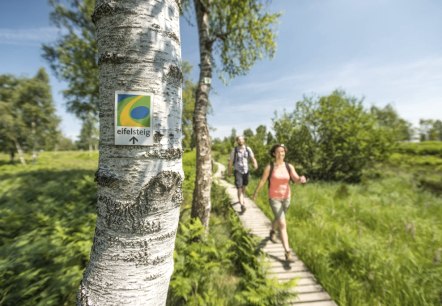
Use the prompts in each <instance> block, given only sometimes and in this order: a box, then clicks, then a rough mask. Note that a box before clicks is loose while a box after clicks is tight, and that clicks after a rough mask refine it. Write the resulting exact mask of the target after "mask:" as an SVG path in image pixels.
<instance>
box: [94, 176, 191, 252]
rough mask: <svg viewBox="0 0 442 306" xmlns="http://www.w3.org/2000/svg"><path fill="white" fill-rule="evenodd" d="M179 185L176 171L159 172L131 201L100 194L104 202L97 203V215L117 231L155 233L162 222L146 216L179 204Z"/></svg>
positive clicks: (180, 181)
mask: <svg viewBox="0 0 442 306" xmlns="http://www.w3.org/2000/svg"><path fill="white" fill-rule="evenodd" d="M181 186H182V178H181V175H180V174H179V173H177V172H173V171H162V172H160V173H159V174H158V175H156V176H155V177H153V178H152V179H151V180H150V181H149V182H148V183H147V184H146V185H145V186H143V187H142V188H141V190H140V193H139V194H138V196H137V197H136V199H134V200H133V201H131V200H128V201H127V200H120V199H114V198H111V197H109V196H106V195H99V196H98V202H99V203H103V204H104V205H98V208H99V209H98V214H99V216H100V217H102V219H103V220H104V222H105V225H106V227H107V228H109V229H112V230H115V231H117V232H120V233H121V232H123V233H138V234H147V233H156V232H158V231H160V230H161V229H162V225H161V222H160V221H155V220H153V221H148V220H147V219H146V218H147V217H149V216H152V215H155V214H157V213H159V212H162V211H168V210H171V209H174V208H177V207H179V206H180V205H181V203H182V201H183V196H182V187H181ZM97 236H99V235H98V234H96V237H97ZM94 245H95V244H94Z"/></svg>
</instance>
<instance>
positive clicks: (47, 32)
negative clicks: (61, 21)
mask: <svg viewBox="0 0 442 306" xmlns="http://www.w3.org/2000/svg"><path fill="white" fill-rule="evenodd" d="M57 34H58V29H57V28H55V27H41V28H29V29H6V28H0V45H39V44H41V43H45V42H49V41H51V40H53V39H54V37H56V35H57Z"/></svg>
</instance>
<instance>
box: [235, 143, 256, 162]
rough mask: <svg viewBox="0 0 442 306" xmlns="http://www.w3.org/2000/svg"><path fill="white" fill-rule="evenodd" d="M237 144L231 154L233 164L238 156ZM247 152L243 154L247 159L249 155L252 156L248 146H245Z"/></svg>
mask: <svg viewBox="0 0 442 306" xmlns="http://www.w3.org/2000/svg"><path fill="white" fill-rule="evenodd" d="M238 152H239V149H238V146H235V153H234V154H233V164H234V165H235V162H236V159H237V158H238ZM245 152H246V153H247V154H246V156H245V158H247V159H249V157H250V156H252V151H250V148H249V147H248V146H246V151H245Z"/></svg>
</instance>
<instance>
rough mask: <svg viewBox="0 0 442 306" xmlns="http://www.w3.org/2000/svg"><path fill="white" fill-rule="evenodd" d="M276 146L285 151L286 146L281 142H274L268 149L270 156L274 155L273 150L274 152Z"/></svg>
mask: <svg viewBox="0 0 442 306" xmlns="http://www.w3.org/2000/svg"><path fill="white" fill-rule="evenodd" d="M278 148H284V151H285V153H287V151H288V150H287V147H286V146H285V145H284V144H283V143H278V144H275V145H273V147H272V148H271V149H270V152H269V153H270V156H271V157H275V152H276V149H278Z"/></svg>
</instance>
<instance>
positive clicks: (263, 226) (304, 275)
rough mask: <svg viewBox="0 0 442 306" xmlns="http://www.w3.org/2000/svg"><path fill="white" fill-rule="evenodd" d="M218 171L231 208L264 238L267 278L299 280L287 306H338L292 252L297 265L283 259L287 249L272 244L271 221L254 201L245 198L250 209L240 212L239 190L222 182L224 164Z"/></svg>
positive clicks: (216, 180) (277, 244) (244, 224)
mask: <svg viewBox="0 0 442 306" xmlns="http://www.w3.org/2000/svg"><path fill="white" fill-rule="evenodd" d="M217 166H218V171H217V172H216V174H215V182H217V184H219V185H221V186H223V187H224V188H225V189H226V192H227V194H228V195H229V197H230V199H231V200H232V206H233V208H234V209H235V211H236V212H237V214H238V216H239V218H240V220H241V222H242V224H243V226H244V227H245V228H246V229H248V230H250V231H251V233H252V234H253V235H256V236H257V237H259V238H260V239H261V243H260V245H261V247H262V249H263V251H264V252H265V253H266V255H267V256H266V260H267V261H268V262H269V271H268V277H272V278H277V279H278V281H280V282H285V281H288V280H290V279H293V278H297V279H298V281H297V284H296V286H295V287H294V288H293V291H295V292H296V293H297V297H296V298H295V299H294V300H292V301H290V302H289V303H288V305H298V306H336V303H335V302H334V301H333V300H332V299H331V298H330V296H329V295H328V293H327V292H325V290H324V289H323V288H322V287H321V286H320V285H319V284H318V283H317V282H316V280H315V277H314V276H313V274H311V273H310V272H309V271H308V269H307V267H306V266H305V265H304V263H303V262H302V261H301V260H299V258H298V257H297V256H296V254H294V253H293V251H292V250H291V251H292V253H293V255H294V259H295V262H294V263H287V262H286V261H285V257H284V248H283V246H282V244H281V243H273V242H271V241H270V239H269V231H270V226H271V222H270V220H269V219H268V218H267V217H266V216H265V215H264V213H263V212H262V211H261V210H260V209H259V208H258V206H257V205H256V204H255V202H253V201H252V200H251V199H249V198H246V199H245V205H246V208H247V210H246V211H245V212H244V213H241V209H240V205H239V203H238V202H237V201H238V197H237V191H236V188H235V186H233V185H232V184H230V183H228V182H226V181H225V180H223V179H222V174H223V173H224V169H225V167H224V165H222V164H219V163H217Z"/></svg>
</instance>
